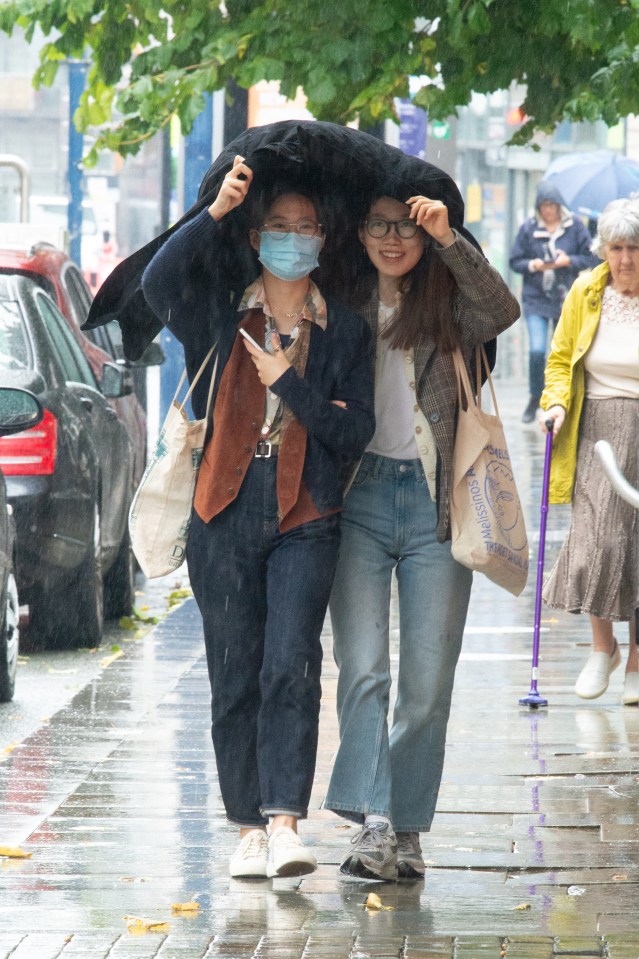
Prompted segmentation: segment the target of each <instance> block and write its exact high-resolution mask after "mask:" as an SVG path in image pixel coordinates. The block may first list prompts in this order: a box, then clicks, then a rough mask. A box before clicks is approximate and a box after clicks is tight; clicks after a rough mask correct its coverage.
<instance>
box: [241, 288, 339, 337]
mask: <svg viewBox="0 0 639 959" xmlns="http://www.w3.org/2000/svg"><path fill="white" fill-rule="evenodd" d="M244 310H262V311H263V313H264V316H267V317H271V318H272V317H273V314H272V312H271V308H270V306H269V304H268V300H267V298H266V290H265V289H264V282H263V280H262V277H261V276H258V278H257V279H256V280H254V281H253V282H252V283H251V285H250V286H247V288H246V289H245V290H244V296H243V297H242V301H241V303H240V305H239V306H238V312H242V311H244ZM300 320H310V322H311V323H317V325H318V326H319V327H321V329H322V330H325V329H326V301H325V300H324V297H323V296H322V294H321V293H320V291H319V290H318V288H317V286H316V285H315V283H313V281H312V280H310V286H309V288H308V294H307V296H306V300H305V302H304V306H303V307H302V312H301V313H300V315H299V319H298V322H299V321H300Z"/></svg>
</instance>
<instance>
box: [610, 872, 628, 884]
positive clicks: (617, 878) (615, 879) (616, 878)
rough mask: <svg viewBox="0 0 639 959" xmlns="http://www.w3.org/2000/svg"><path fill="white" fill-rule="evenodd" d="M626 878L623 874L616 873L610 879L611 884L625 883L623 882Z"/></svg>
mask: <svg viewBox="0 0 639 959" xmlns="http://www.w3.org/2000/svg"><path fill="white" fill-rule="evenodd" d="M627 878H628V876H627V875H626V873H625V872H618V873H617V874H616V875H614V876H613V877H612V881H613V882H625V881H626V880H627Z"/></svg>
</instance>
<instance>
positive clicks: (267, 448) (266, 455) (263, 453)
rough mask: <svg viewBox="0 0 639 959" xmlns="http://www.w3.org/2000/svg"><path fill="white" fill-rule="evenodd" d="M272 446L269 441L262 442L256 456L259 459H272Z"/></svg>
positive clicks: (258, 446) (256, 450) (257, 448)
mask: <svg viewBox="0 0 639 959" xmlns="http://www.w3.org/2000/svg"><path fill="white" fill-rule="evenodd" d="M271 449H272V444H271V443H269V441H268V440H260V441H259V443H258V444H257V447H256V449H255V456H256V458H257V459H264V460H267V459H270V457H271Z"/></svg>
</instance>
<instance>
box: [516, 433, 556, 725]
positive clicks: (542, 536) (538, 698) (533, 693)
mask: <svg viewBox="0 0 639 959" xmlns="http://www.w3.org/2000/svg"><path fill="white" fill-rule="evenodd" d="M544 426H545V427H546V431H547V432H546V453H545V456H544V480H543V484H542V488H541V522H540V524H539V550H538V552H537V591H536V593H535V625H534V629H533V653H532V669H531V681H530V692H529V693H528V695H527V696H522V698H521V699H520V700H519V705H520V706H530V708H531V709H538V708H539V706H547V705H548V700H547V699H544V697H543V696H542V695H541V694H540V693H539V692H538V690H537V679H538V677H539V627H540V623H541V591H542V587H543V585H544V552H545V549H546V517H547V515H548V485H549V481H550V461H551V459H552V431H553V426H554V423H553V421H552V420H546V422H545V423H544Z"/></svg>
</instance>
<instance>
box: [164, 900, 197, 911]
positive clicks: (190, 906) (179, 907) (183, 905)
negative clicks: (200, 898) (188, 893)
mask: <svg viewBox="0 0 639 959" xmlns="http://www.w3.org/2000/svg"><path fill="white" fill-rule="evenodd" d="M199 908H200V904H199V902H174V903H173V905H172V906H171V909H172V910H173V912H197V911H198V909H199Z"/></svg>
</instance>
